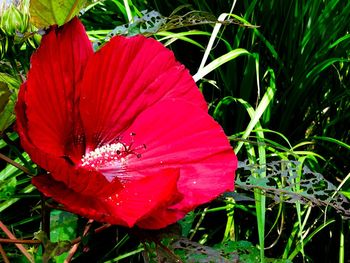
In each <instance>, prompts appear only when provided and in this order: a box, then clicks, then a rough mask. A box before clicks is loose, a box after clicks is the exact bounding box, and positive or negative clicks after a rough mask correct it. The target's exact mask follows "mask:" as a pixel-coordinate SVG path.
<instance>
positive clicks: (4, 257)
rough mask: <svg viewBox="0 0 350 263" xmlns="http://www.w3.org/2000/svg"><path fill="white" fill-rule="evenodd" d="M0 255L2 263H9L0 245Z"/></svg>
mask: <svg viewBox="0 0 350 263" xmlns="http://www.w3.org/2000/svg"><path fill="white" fill-rule="evenodd" d="M0 254H1V256H2V259H3V260H4V263H10V260H9V258H8V257H7V255H6V252H5V250H4V248H3V247H2V245H1V244H0Z"/></svg>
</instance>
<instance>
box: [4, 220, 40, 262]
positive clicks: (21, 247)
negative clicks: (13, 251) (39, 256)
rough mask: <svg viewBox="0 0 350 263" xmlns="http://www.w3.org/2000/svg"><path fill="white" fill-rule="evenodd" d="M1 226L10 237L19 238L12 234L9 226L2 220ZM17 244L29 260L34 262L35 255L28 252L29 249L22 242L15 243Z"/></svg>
mask: <svg viewBox="0 0 350 263" xmlns="http://www.w3.org/2000/svg"><path fill="white" fill-rule="evenodd" d="M0 228H1V229H2V231H4V232H5V234H6V235H7V236H8V237H9V238H10V239H17V238H16V237H15V235H14V234H12V232H11V231H10V230H9V229H8V228H7V226H5V224H4V223H3V222H2V221H0ZM15 245H16V247H17V248H18V249H19V250H20V251H21V252H22V254H23V255H24V256H25V257H26V258H27V259H28V260H29V262H33V263H34V259H33V257H32V256H31V255H30V254H29V253H28V251H27V250H26V248H25V247H24V246H23V245H22V244H19V243H15Z"/></svg>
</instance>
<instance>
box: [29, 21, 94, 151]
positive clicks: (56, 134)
mask: <svg viewBox="0 0 350 263" xmlns="http://www.w3.org/2000/svg"><path fill="white" fill-rule="evenodd" d="M92 54H93V50H92V46H91V43H90V41H89V39H88V37H87V35H86V33H85V29H84V27H83V25H82V24H81V22H80V21H79V20H78V19H77V18H75V19H73V20H72V21H71V22H69V23H68V24H66V25H65V26H64V27H61V28H57V27H52V28H51V29H50V31H49V33H48V34H46V35H45V36H44V37H43V39H42V42H41V45H40V47H39V48H38V50H37V51H36V52H35V53H34V54H33V56H32V58H31V68H30V70H29V73H28V79H27V82H26V85H27V88H26V91H25V94H24V95H23V96H24V101H25V104H26V108H25V114H26V116H27V122H28V123H27V125H26V127H27V131H23V132H26V133H28V134H27V137H28V138H29V139H30V141H32V143H33V144H34V145H35V146H36V147H37V148H39V149H40V150H41V151H45V152H48V153H52V154H54V155H56V156H69V157H71V156H70V155H74V154H75V153H74V151H75V150H77V148H79V147H81V145H82V142H81V140H82V138H81V136H80V135H79V133H81V127H79V126H81V125H79V123H80V121H79V117H78V111H77V109H78V108H77V106H76V105H77V100H78V96H79V91H78V86H79V85H78V84H79V82H80V81H81V79H82V76H83V72H84V68H85V65H86V63H87V60H88V58H89V57H90V56H91V55H92ZM74 145H76V147H75V146H74ZM25 150H27V149H25ZM80 151H82V150H80ZM28 153H29V154H31V152H29V151H28ZM80 154H81V153H80Z"/></svg>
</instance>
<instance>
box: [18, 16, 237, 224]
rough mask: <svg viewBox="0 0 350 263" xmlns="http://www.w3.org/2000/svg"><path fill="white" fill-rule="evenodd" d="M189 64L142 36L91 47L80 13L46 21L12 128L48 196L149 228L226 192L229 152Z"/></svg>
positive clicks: (80, 210) (231, 167) (233, 163)
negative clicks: (61, 22) (55, 23)
mask: <svg viewBox="0 0 350 263" xmlns="http://www.w3.org/2000/svg"><path fill="white" fill-rule="evenodd" d="M206 111H207V105H206V103H205V101H204V99H203V96H202V95H201V93H200V92H199V91H198V88H197V87H196V85H195V83H194V81H193V79H192V77H191V76H190V74H189V72H188V70H187V69H185V68H184V66H183V65H181V64H180V63H179V62H177V61H176V60H175V58H174V56H173V53H172V52H171V51H169V50H168V49H166V48H164V47H163V46H162V45H161V44H160V43H158V42H157V41H156V40H153V39H147V38H145V37H143V36H135V37H130V38H125V37H114V38H112V39H111V41H109V43H107V44H106V45H104V46H103V47H102V48H101V49H100V50H99V51H98V52H96V53H93V50H92V46H91V43H90V42H89V40H88V37H87V35H86V33H85V30H84V27H83V25H82V24H81V22H80V21H79V20H78V19H73V20H72V21H71V22H69V23H68V24H66V25H65V26H63V27H61V28H57V27H55V28H51V30H50V32H49V33H48V34H47V35H45V36H44V37H43V39H42V43H41V46H40V48H39V49H38V50H37V51H36V53H35V54H34V55H33V56H32V59H31V69H30V70H29V73H28V79H27V81H26V82H25V83H24V84H23V85H22V86H21V89H20V92H19V96H18V102H17V105H16V112H17V130H18V133H19V135H20V139H21V143H22V146H23V148H24V149H25V150H26V151H27V152H28V153H29V155H30V157H31V158H32V160H33V161H34V162H36V163H37V164H38V165H39V166H41V167H42V168H44V169H45V170H47V171H48V172H49V173H48V174H45V175H39V176H36V177H34V178H33V184H34V185H35V186H36V187H37V188H38V189H39V190H40V191H41V192H43V193H44V194H45V195H46V196H49V197H52V198H53V199H54V200H56V201H57V202H60V203H62V204H63V205H64V206H65V208H66V209H67V210H69V211H72V212H74V213H77V214H80V215H82V216H85V217H88V218H92V219H95V220H98V221H102V222H109V223H111V224H119V225H123V226H128V227H132V226H134V225H137V226H139V227H141V228H148V229H157V228H162V227H165V226H167V225H169V224H171V223H174V222H176V221H177V220H179V219H181V218H182V217H184V215H185V214H186V213H187V212H189V211H190V210H192V209H193V208H195V207H196V206H198V205H200V204H203V203H205V202H208V201H210V200H212V199H213V198H215V197H217V196H218V195H219V194H221V193H223V192H224V191H227V190H233V186H234V171H235V169H236V167H237V159H236V156H235V155H234V153H233V151H232V149H231V147H230V145H229V143H228V141H227V139H226V136H225V134H224V132H223V131H222V129H221V127H220V126H219V125H218V124H217V123H216V122H215V121H214V120H213V119H212V118H211V117H210V116H209V115H208V114H207V112H206Z"/></svg>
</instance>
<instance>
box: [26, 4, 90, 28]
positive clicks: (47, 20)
mask: <svg viewBox="0 0 350 263" xmlns="http://www.w3.org/2000/svg"><path fill="white" fill-rule="evenodd" d="M86 2H87V0H31V1H30V7H29V12H30V16H31V22H32V23H33V24H34V25H35V26H36V27H37V28H44V27H48V26H51V25H59V26H61V25H63V24H65V23H67V22H68V21H69V20H71V19H72V18H73V17H74V16H76V15H77V14H78V13H79V10H80V9H82V8H83V6H84V5H85V3H86Z"/></svg>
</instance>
